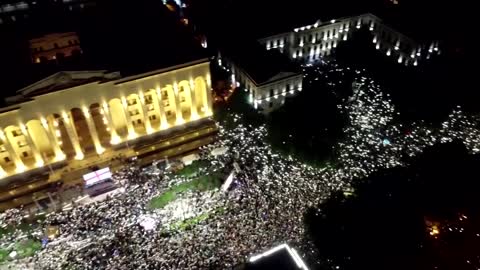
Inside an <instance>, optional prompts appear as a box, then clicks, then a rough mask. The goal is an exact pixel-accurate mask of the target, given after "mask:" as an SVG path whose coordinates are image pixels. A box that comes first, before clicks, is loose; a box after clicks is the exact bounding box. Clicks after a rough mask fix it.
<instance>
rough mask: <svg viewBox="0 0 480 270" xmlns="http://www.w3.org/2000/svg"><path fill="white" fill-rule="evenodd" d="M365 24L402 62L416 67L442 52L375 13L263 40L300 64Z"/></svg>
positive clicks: (327, 51)
mask: <svg viewBox="0 0 480 270" xmlns="http://www.w3.org/2000/svg"><path fill="white" fill-rule="evenodd" d="M363 26H366V27H368V29H369V30H370V31H371V32H372V34H373V36H374V37H373V40H372V43H374V44H375V46H376V48H377V50H380V51H382V52H383V53H385V54H386V55H387V56H391V57H392V58H393V59H394V60H395V61H397V62H398V63H400V64H405V65H414V66H416V65H418V62H419V61H420V60H421V59H424V58H427V59H428V58H429V57H430V55H432V54H439V53H440V50H439V44H438V42H431V43H430V44H429V45H422V44H418V43H417V42H415V41H414V40H412V39H411V38H409V37H407V36H405V35H403V34H401V33H399V32H398V31H396V30H394V29H393V28H391V27H389V26H387V25H385V24H384V23H383V22H382V20H381V19H379V18H378V17H376V16H375V15H372V14H363V15H360V16H354V17H345V18H340V19H335V20H331V21H328V22H320V21H317V22H316V23H314V24H311V25H306V26H302V27H299V28H295V29H293V31H291V32H286V33H281V34H277V35H274V36H270V37H266V38H263V39H260V40H259V42H260V44H262V46H263V47H264V48H265V49H267V50H271V49H279V50H280V51H281V52H283V53H285V54H287V55H288V56H289V57H290V58H291V59H295V60H297V61H299V62H300V63H311V62H315V61H317V60H319V59H320V58H321V57H325V56H329V55H330V54H331V52H332V49H334V48H336V47H337V45H338V43H339V42H341V41H345V40H348V39H349V38H350V37H351V35H352V33H353V32H354V31H356V30H359V29H360V28H362V27H363Z"/></svg>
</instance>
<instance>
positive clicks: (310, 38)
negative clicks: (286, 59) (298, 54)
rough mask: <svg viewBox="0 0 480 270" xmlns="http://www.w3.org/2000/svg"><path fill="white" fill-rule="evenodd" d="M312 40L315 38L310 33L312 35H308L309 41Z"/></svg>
mask: <svg viewBox="0 0 480 270" xmlns="http://www.w3.org/2000/svg"><path fill="white" fill-rule="evenodd" d="M312 40H313V35H312V34H310V36H308V41H309V42H312Z"/></svg>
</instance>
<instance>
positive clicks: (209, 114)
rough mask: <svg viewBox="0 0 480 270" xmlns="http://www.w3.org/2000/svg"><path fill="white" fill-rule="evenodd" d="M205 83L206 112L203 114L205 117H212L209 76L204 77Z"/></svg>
mask: <svg viewBox="0 0 480 270" xmlns="http://www.w3.org/2000/svg"><path fill="white" fill-rule="evenodd" d="M205 79H206V81H207V89H205V91H207V93H206V95H207V104H206V108H205V109H206V110H205V113H206V116H211V115H213V113H212V91H211V89H212V83H211V81H210V74H207V76H206V78H205Z"/></svg>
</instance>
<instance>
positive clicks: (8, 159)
mask: <svg viewBox="0 0 480 270" xmlns="http://www.w3.org/2000/svg"><path fill="white" fill-rule="evenodd" d="M3 160H4V161H5V163H9V162H10V161H11V160H10V158H9V157H4V158H3Z"/></svg>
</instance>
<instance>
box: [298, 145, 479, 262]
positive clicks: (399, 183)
mask: <svg viewBox="0 0 480 270" xmlns="http://www.w3.org/2000/svg"><path fill="white" fill-rule="evenodd" d="M479 165H480V159H479V156H478V155H476V156H475V155H469V154H468V153H467V151H466V150H465V148H464V146H463V144H461V143H459V142H454V143H450V144H443V145H437V146H434V147H432V148H431V149H429V150H427V151H426V152H425V153H424V154H423V155H422V156H420V157H418V158H417V159H416V160H414V161H413V163H412V165H411V166H409V167H407V168H396V169H391V170H385V171H381V172H378V173H375V174H374V175H372V176H370V177H368V178H367V179H364V180H358V181H357V182H356V183H354V190H355V191H354V193H353V195H351V196H345V195H344V194H340V193H339V194H336V195H335V196H333V197H332V198H331V199H329V200H327V201H326V202H324V203H323V204H322V205H320V206H319V208H318V209H321V210H317V209H311V210H310V211H309V212H308V213H307V214H306V220H307V231H308V236H309V237H311V238H312V239H313V240H314V242H315V245H316V247H317V248H318V251H319V252H318V254H319V255H320V258H321V261H322V265H323V266H322V267H324V268H322V267H321V268H319V269H330V267H335V266H339V268H338V269H347V270H348V269H399V270H400V269H422V270H423V269H438V270H444V269H452V270H453V269H455V270H463V269H476V268H478V267H480V261H479V259H478V254H477V251H478V249H479V248H480V237H479V235H480V234H479V233H480V230H479V228H480V207H479V204H478V197H479V196H480V191H479V185H480V184H479V183H478V181H476V177H475V175H476V174H477V171H478V170H477V168H478V166H479ZM434 229H437V231H435V230H434Z"/></svg>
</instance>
